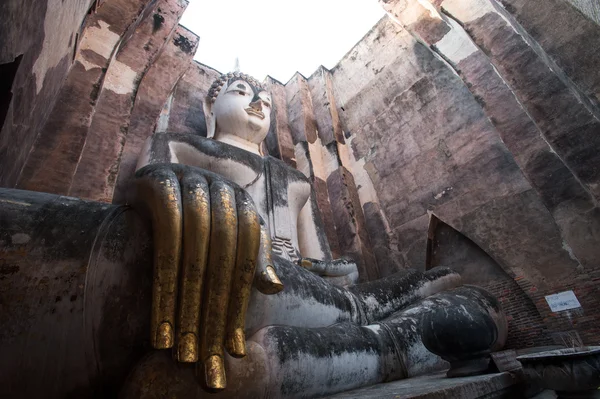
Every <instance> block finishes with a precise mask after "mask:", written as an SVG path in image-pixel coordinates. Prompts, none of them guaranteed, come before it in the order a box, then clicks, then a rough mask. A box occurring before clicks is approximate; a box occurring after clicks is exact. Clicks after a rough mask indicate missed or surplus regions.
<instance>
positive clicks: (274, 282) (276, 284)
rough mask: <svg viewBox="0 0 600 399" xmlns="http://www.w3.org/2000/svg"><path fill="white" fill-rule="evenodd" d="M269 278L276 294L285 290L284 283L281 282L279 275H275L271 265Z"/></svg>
mask: <svg viewBox="0 0 600 399" xmlns="http://www.w3.org/2000/svg"><path fill="white" fill-rule="evenodd" d="M267 277H268V278H269V281H270V282H271V285H272V286H273V290H274V291H275V292H279V291H281V290H282V289H283V283H282V282H281V280H279V277H277V273H275V269H274V268H273V266H271V265H269V266H267Z"/></svg>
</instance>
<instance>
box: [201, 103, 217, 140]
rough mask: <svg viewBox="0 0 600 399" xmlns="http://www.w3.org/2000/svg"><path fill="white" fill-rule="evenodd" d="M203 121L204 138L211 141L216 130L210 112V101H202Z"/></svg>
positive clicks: (215, 124) (213, 118) (215, 122)
mask: <svg viewBox="0 0 600 399" xmlns="http://www.w3.org/2000/svg"><path fill="white" fill-rule="evenodd" d="M203 106H204V119H205V120H206V137H207V138H209V139H212V138H213V137H215V131H216V129H217V121H216V120H215V116H214V114H213V112H212V101H211V100H210V99H205V100H204V104H203Z"/></svg>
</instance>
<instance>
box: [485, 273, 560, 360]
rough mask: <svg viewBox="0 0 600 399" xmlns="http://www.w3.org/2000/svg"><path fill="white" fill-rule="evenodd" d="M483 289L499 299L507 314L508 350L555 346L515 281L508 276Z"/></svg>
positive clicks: (538, 314)
mask: <svg viewBox="0 0 600 399" xmlns="http://www.w3.org/2000/svg"><path fill="white" fill-rule="evenodd" d="M483 288H485V289H487V290H488V291H489V292H491V293H492V294H493V295H494V296H496V298H498V300H499V301H500V302H501V303H502V308H503V309H504V311H505V312H506V318H507V320H508V340H507V341H506V346H505V348H506V349H521V348H529V347H533V346H544V345H552V344H553V341H552V338H551V337H550V335H549V334H548V330H547V328H546V326H545V325H544V322H543V320H542V317H541V316H540V313H539V312H538V310H537V308H536V307H535V304H534V303H533V302H532V301H531V299H529V298H528V297H527V295H525V293H524V292H523V290H522V289H521V287H519V285H518V284H517V283H516V282H515V281H514V280H513V279H511V278H510V277H509V276H508V275H507V276H506V278H505V279H502V280H498V281H494V282H491V283H489V284H487V285H484V286H483Z"/></svg>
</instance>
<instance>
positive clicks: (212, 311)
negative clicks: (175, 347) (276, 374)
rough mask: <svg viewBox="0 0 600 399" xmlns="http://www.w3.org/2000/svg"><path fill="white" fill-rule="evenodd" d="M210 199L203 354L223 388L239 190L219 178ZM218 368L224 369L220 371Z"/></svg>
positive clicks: (213, 381)
mask: <svg viewBox="0 0 600 399" xmlns="http://www.w3.org/2000/svg"><path fill="white" fill-rule="evenodd" d="M210 201H211V203H210V207H211V218H212V223H211V232H210V242H211V243H212V245H211V248H210V253H209V256H208V267H207V270H206V294H205V300H206V303H205V304H204V311H203V312H202V323H201V326H202V327H201V328H202V334H201V341H202V343H201V353H202V358H203V359H204V361H205V362H207V361H208V362H212V363H211V370H212V371H211V373H210V374H207V381H206V384H207V385H208V386H209V388H211V389H222V388H224V381H225V369H224V366H223V361H222V359H223V356H224V350H223V346H224V344H225V327H226V322H227V308H228V305H229V295H230V289H231V278H232V276H233V270H234V268H235V255H236V242H237V223H238V222H237V209H236V206H235V193H234V191H233V189H232V188H231V187H229V185H227V184H226V183H224V182H223V181H219V180H214V181H212V182H211V185H210ZM215 356H216V357H218V358H219V359H220V362H214V361H212V360H211V359H213V358H214V357H215ZM217 368H220V369H219V370H217ZM207 373H208V371H207ZM221 376H222V382H223V386H222V388H220V385H219V384H217V382H219V381H221ZM209 377H210V379H209ZM217 385H219V386H217Z"/></svg>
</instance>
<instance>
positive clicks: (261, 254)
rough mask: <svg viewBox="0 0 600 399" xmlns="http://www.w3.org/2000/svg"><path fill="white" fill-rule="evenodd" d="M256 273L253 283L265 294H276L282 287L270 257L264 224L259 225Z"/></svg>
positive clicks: (269, 243)
mask: <svg viewBox="0 0 600 399" xmlns="http://www.w3.org/2000/svg"><path fill="white" fill-rule="evenodd" d="M256 268H257V269H258V270H257V273H256V277H255V278H254V284H256V288H258V290H259V291H260V292H262V293H263V294H265V295H273V294H277V293H278V292H279V291H281V290H282V289H283V283H282V282H281V280H279V277H277V273H275V269H274V268H273V260H272V259H271V236H270V235H269V232H268V231H267V226H266V225H265V224H261V225H260V248H259V251H258V263H257V265H256Z"/></svg>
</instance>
